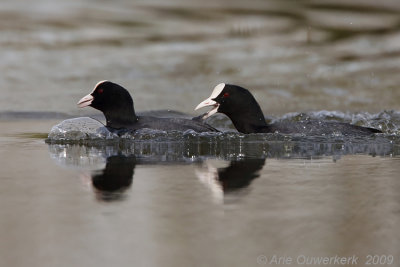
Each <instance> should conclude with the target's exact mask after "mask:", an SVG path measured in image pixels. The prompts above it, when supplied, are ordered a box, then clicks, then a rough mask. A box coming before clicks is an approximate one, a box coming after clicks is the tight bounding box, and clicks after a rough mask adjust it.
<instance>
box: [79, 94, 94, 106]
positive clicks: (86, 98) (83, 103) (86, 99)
mask: <svg viewBox="0 0 400 267" xmlns="http://www.w3.org/2000/svg"><path fill="white" fill-rule="evenodd" d="M93 99H94V98H93V96H92V95H91V94H88V95H86V96H84V97H82V98H81V100H79V102H78V103H77V105H78V107H80V108H84V107H87V106H90V104H92V102H93Z"/></svg>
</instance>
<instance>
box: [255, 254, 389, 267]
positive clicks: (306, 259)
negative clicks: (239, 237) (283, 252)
mask: <svg viewBox="0 0 400 267" xmlns="http://www.w3.org/2000/svg"><path fill="white" fill-rule="evenodd" d="M257 263H258V264H259V265H304V266H307V265H315V266H323V265H337V266H356V265H358V264H361V265H362V266H364V265H391V264H394V257H393V255H367V256H366V257H365V258H359V257H358V256H357V255H352V256H347V257H343V256H339V255H334V256H322V257H319V256H308V255H298V256H296V257H291V256H280V255H272V256H266V255H259V256H258V257H257Z"/></svg>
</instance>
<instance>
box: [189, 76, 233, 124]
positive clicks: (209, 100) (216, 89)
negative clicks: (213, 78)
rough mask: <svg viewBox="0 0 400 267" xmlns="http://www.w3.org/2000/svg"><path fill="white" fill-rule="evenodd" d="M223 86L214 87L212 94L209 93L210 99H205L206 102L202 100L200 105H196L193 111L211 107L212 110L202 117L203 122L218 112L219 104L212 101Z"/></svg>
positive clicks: (222, 84) (221, 84)
mask: <svg viewBox="0 0 400 267" xmlns="http://www.w3.org/2000/svg"><path fill="white" fill-rule="evenodd" d="M224 87H225V84H224V83H220V84H218V85H217V86H215V88H214V90H213V92H212V93H211V95H210V97H209V98H207V99H206V100H204V101H203V102H201V103H200V104H198V105H197V107H196V108H195V109H194V110H198V109H199V108H204V107H208V106H213V107H214V108H213V109H211V110H210V111H209V112H207V113H206V114H205V115H204V116H203V120H205V119H207V118H208V117H210V116H212V115H213V114H215V113H217V112H218V108H219V103H217V102H215V101H214V100H213V99H214V98H216V97H217V96H218V95H219V94H220V93H221V92H222V90H223V89H224Z"/></svg>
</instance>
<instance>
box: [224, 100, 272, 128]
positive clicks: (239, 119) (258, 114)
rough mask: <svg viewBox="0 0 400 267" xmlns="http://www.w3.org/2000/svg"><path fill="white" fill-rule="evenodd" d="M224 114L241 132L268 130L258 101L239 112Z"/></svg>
mask: <svg viewBox="0 0 400 267" xmlns="http://www.w3.org/2000/svg"><path fill="white" fill-rule="evenodd" d="M226 115H227V116H228V117H229V118H230V119H231V121H232V123H233V125H234V126H235V128H236V129H237V130H238V131H239V132H241V133H246V134H248V133H260V132H269V131H268V129H269V126H268V124H267V122H266V121H265V117H264V114H263V113H262V111H261V108H260V106H259V105H258V103H254V104H253V106H252V108H249V109H247V110H243V111H242V112H241V113H240V114H237V113H235V115H234V114H226Z"/></svg>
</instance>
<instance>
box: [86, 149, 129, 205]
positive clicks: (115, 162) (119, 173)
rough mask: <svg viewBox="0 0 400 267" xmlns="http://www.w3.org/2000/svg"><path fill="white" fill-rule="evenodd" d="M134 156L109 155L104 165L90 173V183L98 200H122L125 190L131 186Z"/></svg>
mask: <svg viewBox="0 0 400 267" xmlns="http://www.w3.org/2000/svg"><path fill="white" fill-rule="evenodd" d="M135 166H136V157H134V156H128V157H127V156H122V155H118V156H111V157H108V158H107V162H106V167H105V168H104V169H103V170H101V171H95V172H94V173H93V174H92V185H93V189H95V193H96V197H97V199H98V200H103V201H113V200H123V199H124V198H125V191H126V190H127V189H128V188H129V187H130V186H131V184H132V179H133V174H134V169H135Z"/></svg>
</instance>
